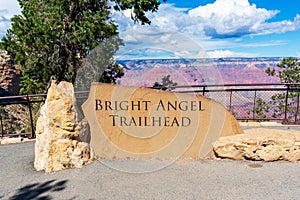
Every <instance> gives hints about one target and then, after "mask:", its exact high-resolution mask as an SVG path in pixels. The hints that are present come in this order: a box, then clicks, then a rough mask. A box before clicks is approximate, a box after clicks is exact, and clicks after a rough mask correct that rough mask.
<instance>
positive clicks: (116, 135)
mask: <svg viewBox="0 0 300 200" xmlns="http://www.w3.org/2000/svg"><path fill="white" fill-rule="evenodd" d="M83 111H84V114H85V116H86V118H87V120H88V121H89V124H90V126H91V127H90V129H91V141H90V144H91V146H92V148H93V150H94V151H95V153H96V155H98V156H100V157H103V158H179V157H192V158H199V157H206V156H208V155H209V153H211V151H212V143H213V142H215V141H216V140H217V139H218V138H219V137H220V136H227V135H235V134H239V133H242V130H241V128H240V126H239V124H238V123H237V121H236V120H235V118H234V117H233V116H232V115H231V113H230V112H229V111H227V110H226V108H225V107H224V106H223V105H221V104H220V103H217V102H215V101H213V100H211V99H209V98H206V97H203V96H200V95H199V96H196V95H191V94H178V93H172V92H165V91H160V90H154V89H147V88H137V87H129V86H120V85H110V84H102V83H93V84H92V86H91V90H90V94H89V98H88V100H87V101H86V102H85V103H84V105H83Z"/></svg>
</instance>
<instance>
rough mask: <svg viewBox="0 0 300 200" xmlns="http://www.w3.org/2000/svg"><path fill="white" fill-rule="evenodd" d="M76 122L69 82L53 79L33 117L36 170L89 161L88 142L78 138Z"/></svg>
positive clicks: (46, 169)
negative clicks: (57, 81)
mask: <svg viewBox="0 0 300 200" xmlns="http://www.w3.org/2000/svg"><path fill="white" fill-rule="evenodd" d="M79 124H80V123H79V120H78V114H77V109H76V100H75V96H74V88H73V85H72V84H71V83H68V82H61V83H59V84H56V83H55V81H53V82H52V84H51V87H50V88H49V90H48V94H47V99H46V101H45V104H44V105H43V106H42V108H41V111H40V116H39V118H38V121H37V128H36V143H35V161H34V167H35V168H36V169H37V170H45V171H46V172H52V171H58V170H62V169H66V168H73V167H77V168H80V167H82V166H83V165H85V164H87V163H88V162H89V161H90V147H89V144H87V143H85V142H81V141H80V139H79V130H78V126H79Z"/></svg>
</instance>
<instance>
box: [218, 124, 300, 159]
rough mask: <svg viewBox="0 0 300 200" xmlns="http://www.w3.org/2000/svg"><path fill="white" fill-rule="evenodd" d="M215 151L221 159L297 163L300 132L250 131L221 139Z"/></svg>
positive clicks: (258, 129) (266, 129) (261, 129)
mask: <svg viewBox="0 0 300 200" xmlns="http://www.w3.org/2000/svg"><path fill="white" fill-rule="evenodd" d="M213 150H214V152H215V155H216V156H217V157H220V158H229V159H235V160H243V159H249V160H257V161H258V160H260V161H276V160H287V161H291V162H295V161H299V160H300V131H296V130H277V129H268V128H255V129H249V130H246V131H245V133H244V134H240V135H234V136H227V137H221V138H220V139H219V140H218V141H216V142H215V143H214V144H213Z"/></svg>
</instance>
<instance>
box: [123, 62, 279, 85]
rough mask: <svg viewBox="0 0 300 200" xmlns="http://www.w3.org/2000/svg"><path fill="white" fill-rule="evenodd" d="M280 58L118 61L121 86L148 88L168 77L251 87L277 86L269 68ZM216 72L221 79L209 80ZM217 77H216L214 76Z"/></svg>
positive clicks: (192, 82)
mask: <svg viewBox="0 0 300 200" xmlns="http://www.w3.org/2000/svg"><path fill="white" fill-rule="evenodd" d="M280 61H281V58H279V57H274V58H273V57H271V58H213V59H207V58H206V59H157V60H156V59H149V60H119V61H118V62H119V63H120V64H121V65H122V66H124V68H125V75H124V77H122V79H121V80H120V83H121V84H122V85H130V86H140V87H149V86H152V85H153V83H154V82H159V81H160V80H161V79H162V77H164V76H166V75H171V79H172V80H173V81H175V82H177V83H178V85H197V84H214V83H215V81H219V82H218V83H220V82H222V84H253V83H279V82H280V80H279V78H277V77H272V76H268V75H267V74H266V73H265V70H266V69H267V68H268V67H274V68H276V67H277V66H276V65H277V64H278V63H280ZM214 73H219V75H220V77H219V78H220V79H222V80H214V79H213V78H212V76H213V75H215V74H214ZM217 78H218V77H217Z"/></svg>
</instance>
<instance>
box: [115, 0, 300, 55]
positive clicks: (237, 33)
mask: <svg viewBox="0 0 300 200" xmlns="http://www.w3.org/2000/svg"><path fill="white" fill-rule="evenodd" d="M130 12H131V11H130V10H128V11H125V12H124V13H121V12H115V13H114V15H113V18H114V20H115V21H116V22H117V23H118V24H119V25H120V26H119V28H120V33H121V37H122V38H124V39H125V41H128V42H129V43H130V44H129V45H128V44H127V47H128V49H135V48H140V47H141V45H145V46H146V47H154V48H156V47H163V48H166V49H173V50H174V55H175V54H177V55H181V53H182V52H184V51H186V52H201V51H203V49H205V50H206V51H213V50H216V49H230V48H235V47H265V46H275V45H283V44H285V42H284V41H271V42H264V43H256V44H250V43H246V44H245V42H243V38H242V37H243V36H251V37H252V36H254V35H261V34H271V33H284V32H287V31H293V30H296V29H299V28H300V15H297V16H296V17H295V19H294V20H293V21H288V20H283V21H277V22H268V20H269V19H271V18H272V17H274V16H275V15H276V14H277V13H278V12H279V11H278V10H267V9H264V8H257V6H256V5H255V4H250V3H249V1H248V0H216V1H215V2H214V3H212V4H207V5H204V6H199V7H197V8H194V9H191V10H187V9H182V8H176V7H174V5H172V4H162V5H161V6H160V7H159V10H158V12H156V13H148V14H147V16H148V17H149V18H150V20H151V22H152V24H151V26H147V25H146V26H141V25H139V24H134V23H133V22H132V20H131V19H130ZM149 30H150V31H149ZM169 32H172V33H179V34H181V35H183V36H184V37H185V38H189V39H190V40H189V42H188V43H187V44H184V43H183V42H182V41H180V40H181V38H180V37H172V36H171V35H172V34H171V35H170V34H169ZM212 38H214V39H213V40H212ZM226 38H235V39H234V40H224V39H226ZM191 43H196V44H197V46H198V51H196V50H195V46H194V45H190V44H191ZM134 44H135V45H136V46H133V45H134ZM180 45H181V47H180ZM190 46H191V47H190ZM143 47H144V46H143ZM170 47H172V48H170ZM174 47H176V48H177V49H176V48H174ZM217 53H218V52H215V54H217ZM219 53H221V52H219ZM224 53H226V51H225V52H223V54H224ZM229 53H233V52H227V54H229ZM189 55H192V56H195V55H197V53H191V54H190V53H189ZM235 55H237V56H239V55H244V54H243V53H240V54H238V53H235ZM251 55H252V54H251Z"/></svg>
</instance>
